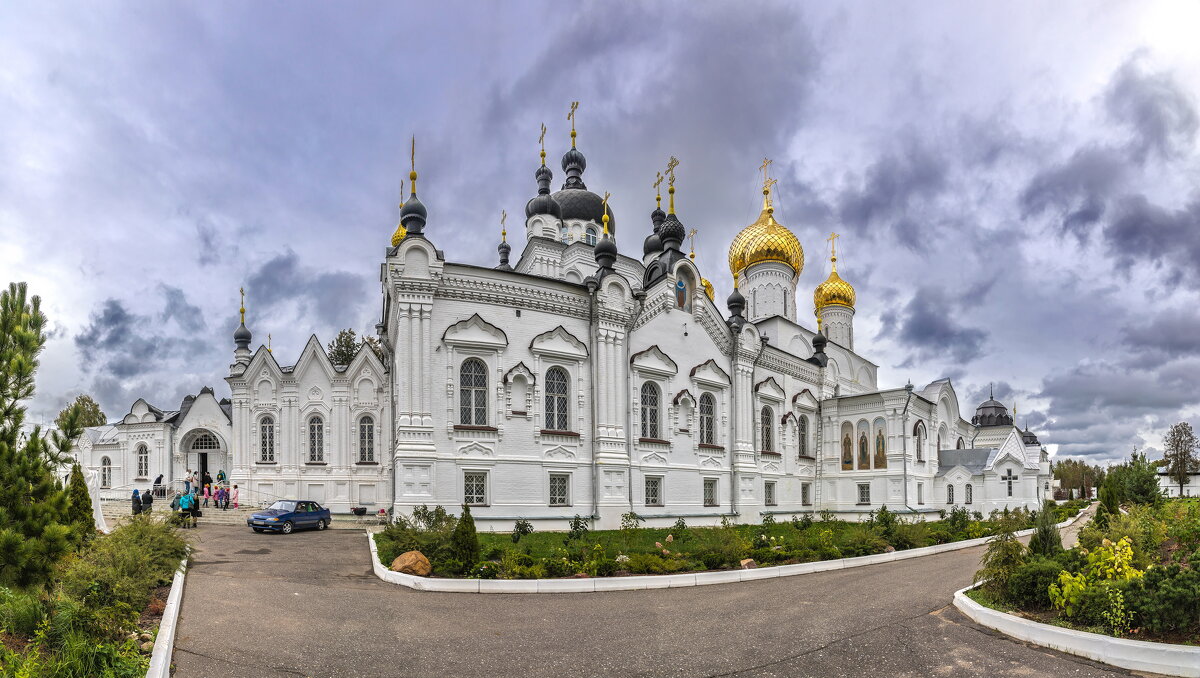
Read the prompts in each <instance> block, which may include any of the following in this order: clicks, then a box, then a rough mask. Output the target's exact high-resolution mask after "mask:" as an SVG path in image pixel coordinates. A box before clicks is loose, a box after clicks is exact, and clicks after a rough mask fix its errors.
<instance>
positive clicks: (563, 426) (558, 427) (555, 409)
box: [543, 367, 571, 432]
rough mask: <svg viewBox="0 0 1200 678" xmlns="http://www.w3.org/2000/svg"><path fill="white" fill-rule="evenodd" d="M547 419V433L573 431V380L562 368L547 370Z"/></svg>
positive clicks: (545, 399) (545, 422)
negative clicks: (571, 405)
mask: <svg viewBox="0 0 1200 678" xmlns="http://www.w3.org/2000/svg"><path fill="white" fill-rule="evenodd" d="M543 400H544V401H545V409H544V413H545V419H544V421H543V424H544V425H545V429H544V430H547V431H555V432H569V431H570V430H571V412H570V410H571V407H570V404H571V379H570V377H568V376H567V371H566V370H564V369H563V368H561V367H551V368H550V369H549V370H546V386H545V397H544V399H543Z"/></svg>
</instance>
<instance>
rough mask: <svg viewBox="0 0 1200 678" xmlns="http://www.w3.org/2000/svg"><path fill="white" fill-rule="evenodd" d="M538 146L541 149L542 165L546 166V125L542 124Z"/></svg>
mask: <svg viewBox="0 0 1200 678" xmlns="http://www.w3.org/2000/svg"><path fill="white" fill-rule="evenodd" d="M538 144H539V145H540V146H541V147H542V152H541V156H542V164H543V165H545V164H546V123H544V122H543V123H542V133H541V134H540V135H539V136H538Z"/></svg>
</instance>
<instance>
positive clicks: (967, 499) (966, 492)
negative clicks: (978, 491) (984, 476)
mask: <svg viewBox="0 0 1200 678" xmlns="http://www.w3.org/2000/svg"><path fill="white" fill-rule="evenodd" d="M971 494H972V488H971V483H967V486H966V487H965V488H963V503H964V504H970V503H971V500H972V499H974V497H972V496H971Z"/></svg>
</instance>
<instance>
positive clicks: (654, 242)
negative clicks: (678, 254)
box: [642, 233, 662, 257]
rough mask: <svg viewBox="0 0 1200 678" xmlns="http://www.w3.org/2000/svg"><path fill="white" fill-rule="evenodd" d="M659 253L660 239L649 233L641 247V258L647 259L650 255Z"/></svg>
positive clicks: (655, 234)
mask: <svg viewBox="0 0 1200 678" xmlns="http://www.w3.org/2000/svg"><path fill="white" fill-rule="evenodd" d="M661 251H662V238H659V237H658V234H657V233H651V234H650V235H648V236H646V241H645V243H644V244H643V245H642V256H647V257H648V256H650V255H651V254H658V253H659V252H661Z"/></svg>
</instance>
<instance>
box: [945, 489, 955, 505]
mask: <svg viewBox="0 0 1200 678" xmlns="http://www.w3.org/2000/svg"><path fill="white" fill-rule="evenodd" d="M946 503H947V504H953V503H954V486H953V485H947V486H946Z"/></svg>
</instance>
